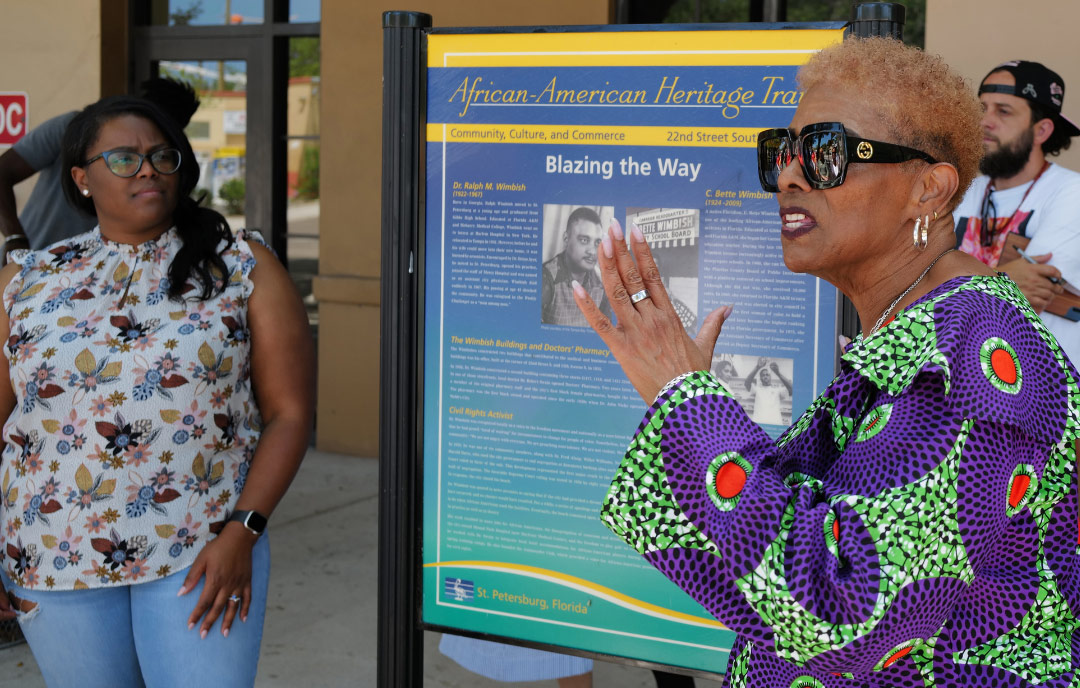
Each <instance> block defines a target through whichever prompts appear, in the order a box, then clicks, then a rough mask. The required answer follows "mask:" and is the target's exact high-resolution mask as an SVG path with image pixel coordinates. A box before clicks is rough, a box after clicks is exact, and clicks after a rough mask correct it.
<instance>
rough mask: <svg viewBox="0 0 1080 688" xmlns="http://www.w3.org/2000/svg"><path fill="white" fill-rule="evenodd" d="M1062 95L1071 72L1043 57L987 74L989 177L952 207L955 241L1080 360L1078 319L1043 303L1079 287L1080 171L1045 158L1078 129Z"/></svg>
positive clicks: (985, 166)
mask: <svg viewBox="0 0 1080 688" xmlns="http://www.w3.org/2000/svg"><path fill="white" fill-rule="evenodd" d="M1064 97H1065V82H1064V80H1062V78H1061V77H1060V76H1058V74H1057V73H1055V72H1054V71H1052V70H1050V69H1047V68H1046V67H1045V66H1043V65H1041V64H1039V63H1038V62H1028V61H1025V60H1015V61H1012V62H1006V63H1004V64H1001V65H998V66H997V67H994V69H992V70H991V71H990V73H989V74H987V75H986V78H984V79H983V80H982V83H981V84H980V85H979V100H981V101H982V104H983V108H984V114H983V119H982V129H983V149H984V151H985V155H984V156H983V159H982V162H981V163H980V165H979V167H980V170H981V171H982V173H983V176H980V177H977V178H976V179H975V181H974V182H972V184H971V187H970V188H969V189H968V191H967V194H965V195H964V198H963V200H962V201H961V202H960V206H959V207H958V208H957V209H956V211H955V212H954V213H953V216H954V217H955V218H956V237H957V246H958V247H959V248H960V249H961V250H963V251H965V252H966V253H970V254H971V255H973V256H975V257H976V258H978V259H980V260H981V261H982V262H984V263H986V264H987V265H991V266H997V268H998V270H1000V271H1002V272H1005V273H1007V274H1008V275H1009V276H1010V277H1011V278H1012V279H1013V280H1014V281H1015V282H1016V284H1017V286H1019V287H1020V290H1021V291H1022V292H1023V293H1024V296H1026V297H1027V298H1028V300H1029V301H1030V302H1031V305H1032V306H1033V307H1034V308H1035V310H1036V311H1039V312H1041V313H1042V318H1043V322H1044V323H1046V326H1047V327H1048V328H1049V329H1050V331H1051V332H1053V333H1054V336H1055V337H1057V339H1058V341H1059V342H1060V344H1061V346H1062V348H1063V349H1064V350H1065V353H1066V354H1068V355H1069V357H1070V358H1071V359H1072V360H1073V361H1074V362H1078V363H1080V322H1074V321H1073V320H1071V319H1069V318H1068V317H1063V316H1061V315H1055V314H1053V313H1051V312H1050V311H1044V310H1043V309H1045V308H1047V306H1048V305H1049V304H1050V302H1051V301H1052V300H1053V299H1054V297H1055V296H1056V295H1057V294H1060V293H1061V292H1062V289H1063V287H1062V283H1063V279H1062V278H1063V277H1064V280H1068V281H1069V282H1070V283H1071V284H1072V285H1074V286H1076V287H1080V174H1077V173H1076V172H1073V171H1071V170H1067V169H1065V168H1064V167H1061V166H1060V165H1055V164H1053V163H1051V162H1050V161H1049V160H1047V156H1054V155H1057V154H1058V153H1060V152H1061V151H1062V150H1065V149H1066V148H1068V147H1069V144H1070V143H1071V142H1072V137H1074V136H1077V135H1080V128H1077V126H1076V125H1075V124H1073V123H1072V122H1071V121H1069V119H1067V118H1066V117H1065V116H1064V115H1062V114H1061V104H1062V101H1063V100H1064ZM1007 243H1008V245H1009V247H1007V246H1006V244H1007ZM1015 247H1019V248H1020V252H1019V254H1017V253H1016V252H1015ZM1003 255H1004V258H1003ZM1018 255H1019V257H1017V256H1018ZM1058 303H1060V301H1059V302H1058ZM1051 310H1058V311H1060V310H1061V309H1060V308H1058V307H1054V306H1052V307H1051ZM1066 315H1067V314H1066Z"/></svg>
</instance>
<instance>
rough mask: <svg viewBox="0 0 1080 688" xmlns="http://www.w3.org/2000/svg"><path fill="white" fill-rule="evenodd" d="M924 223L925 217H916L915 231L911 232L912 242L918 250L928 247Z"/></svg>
mask: <svg viewBox="0 0 1080 688" xmlns="http://www.w3.org/2000/svg"><path fill="white" fill-rule="evenodd" d="M922 225H923V219H922V218H921V217H917V218H915V231H913V232H912V233H911V243H912V244H913V245H914V246H915V249H916V250H918V251H921V250H923V249H924V248H926V229H925V228H924V227H923V226H922Z"/></svg>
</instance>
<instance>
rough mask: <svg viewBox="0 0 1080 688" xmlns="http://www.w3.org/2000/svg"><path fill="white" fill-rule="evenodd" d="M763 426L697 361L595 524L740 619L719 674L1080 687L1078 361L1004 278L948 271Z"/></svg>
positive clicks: (786, 682) (651, 423) (772, 687)
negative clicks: (802, 403) (810, 393)
mask: <svg viewBox="0 0 1080 688" xmlns="http://www.w3.org/2000/svg"><path fill="white" fill-rule="evenodd" d="M842 361H843V362H842V366H841V370H840V374H839V375H838V376H837V377H836V379H835V380H833V382H832V383H831V384H830V385H829V386H828V388H826V389H825V391H824V392H823V393H822V394H821V396H820V397H818V399H817V400H816V401H815V402H814V403H813V404H812V405H811V406H810V408H809V409H808V410H807V411H806V413H805V414H803V416H802V417H801V418H800V419H799V420H798V421H797V422H796V423H795V424H794V425H793V426H791V427H790V428H789V429H788V430H787V431H786V432H785V433H784V435H783V436H782V437H781V438H780V439H779V440H777V441H775V442H774V441H773V440H771V439H770V438H769V437H768V436H767V435H766V434H765V432H764V431H763V430H761V429H760V428H759V427H757V426H756V425H755V424H754V423H752V422H751V421H750V419H749V418H748V417H747V415H746V413H745V412H744V411H743V409H742V408H741V407H740V406H739V405H738V403H736V401H735V400H734V399H733V398H732V397H731V395H730V394H728V393H727V392H726V391H725V390H724V388H723V387H722V386H721V384H720V383H719V382H718V381H717V379H716V378H714V377H713V376H712V375H710V374H708V373H704V372H702V373H695V374H693V375H691V376H689V377H687V378H686V379H684V380H683V381H682V382H681V384H679V385H677V386H676V387H675V388H674V389H672V390H671V391H669V392H665V393H664V394H662V395H661V396H660V398H659V399H657V401H656V403H655V404H653V406H652V408H651V409H650V410H649V412H648V414H647V415H646V416H645V419H644V420H643V421H642V423H641V426H640V427H639V428H638V433H637V436H636V437H635V438H634V440H633V442H632V443H631V444H630V448H629V449H628V450H627V452H626V456H625V458H624V459H623V462H622V465H621V466H620V467H619V470H618V473H617V474H616V476H615V480H614V483H613V484H612V486H611V490H610V492H609V493H608V496H607V499H606V501H605V504H604V508H603V519H604V521H605V522H606V524H607V525H608V526H609V527H610V528H611V529H612V530H613V531H614V532H615V533H617V534H618V535H619V536H620V537H622V538H623V539H624V540H626V541H627V542H628V543H629V544H630V545H631V546H633V547H634V548H635V549H637V550H638V551H639V552H640V553H641V554H642V555H643V556H644V557H645V558H646V560H648V561H649V562H650V563H651V564H652V565H653V566H655V567H656V568H657V569H659V570H660V571H661V572H662V573H663V574H664V575H665V576H667V577H668V578H670V579H671V580H672V581H674V582H675V583H676V584H677V585H678V586H679V587H681V588H682V589H683V590H685V591H686V592H687V593H689V594H690V595H691V596H692V597H693V598H694V599H695V600H697V601H698V602H699V603H700V604H701V605H702V606H703V607H704V608H705V609H706V610H707V611H709V612H710V613H711V614H713V615H714V616H715V617H716V618H717V619H719V620H720V621H721V622H723V623H724V624H726V625H727V626H728V627H730V628H731V629H733V630H734V631H736V632H737V633H738V638H737V640H736V642H735V645H734V647H733V648H732V651H731V658H730V661H729V665H728V673H727V677H726V684H727V685H729V686H731V687H732V688H735V687H743V686H745V687H752V688H834V687H835V688H847V687H852V686H866V687H870V686H874V687H877V686H889V687H890V688H901V687H913V688H914V687H918V688H926V687H928V686H947V687H950V688H952V687H956V688H960V687H968V688H974V687H977V686H980V687H981V686H985V687H987V688H989V687H991V686H992V687H994V688H1005V687H1008V686H1047V687H1054V688H1066V687H1075V686H1080V671H1078V668H1080V632H1078V631H1077V629H1078V623H1077V620H1076V611H1077V610H1078V609H1080V580H1078V575H1080V571H1078V561H1080V556H1078V552H1077V549H1078V537H1077V534H1078V530H1077V482H1076V456H1075V452H1074V445H1073V442H1074V440H1075V439H1076V437H1077V435H1078V432H1077V430H1078V427H1080V423H1078V420H1080V390H1078V388H1077V373H1076V370H1075V369H1074V368H1073V367H1072V365H1071V364H1070V363H1069V362H1068V360H1067V359H1066V358H1065V356H1064V354H1063V353H1062V352H1061V349H1060V348H1059V347H1058V345H1057V342H1056V341H1055V340H1054V338H1053V336H1052V335H1050V333H1049V332H1048V331H1047V330H1046V328H1045V327H1044V326H1043V324H1042V322H1041V321H1040V320H1039V318H1038V316H1037V315H1035V313H1034V312H1033V311H1032V310H1031V307H1030V306H1029V305H1028V303H1027V301H1026V300H1025V299H1024V297H1023V296H1022V295H1021V294H1020V292H1019V291H1018V290H1017V289H1016V287H1015V285H1014V284H1013V283H1012V282H1011V281H1010V280H1009V279H1008V278H1006V277H1003V276H1002V277H961V278H956V279H953V280H950V281H948V282H946V283H945V284H942V285H940V286H939V287H937V288H936V289H934V290H933V291H932V292H930V293H929V294H927V295H926V296H925V297H923V298H922V299H920V300H919V301H917V302H916V303H915V304H913V305H912V306H910V307H909V308H907V309H906V310H904V311H903V312H902V313H900V314H899V315H898V316H897V317H896V318H895V320H893V321H892V322H891V323H889V324H888V325H887V326H886V327H884V328H883V329H881V330H880V331H878V332H877V333H875V334H874V335H872V336H871V337H869V338H868V339H866V340H864V339H863V338H862V337H859V338H857V339H856V340H855V341H854V342H853V343H852V344H851V346H850V347H849V348H848V350H847V351H846V353H845V354H844V355H843V357H842Z"/></svg>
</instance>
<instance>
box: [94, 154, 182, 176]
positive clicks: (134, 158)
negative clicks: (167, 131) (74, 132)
mask: <svg viewBox="0 0 1080 688" xmlns="http://www.w3.org/2000/svg"><path fill="white" fill-rule="evenodd" d="M98 158H103V159H104V160H105V166H106V167H108V168H109V171H110V172H112V173H113V174H115V175H116V176H117V177H134V176H135V175H137V174H138V173H139V170H141V169H142V165H143V161H144V160H146V159H147V158H149V159H150V164H151V165H152V166H153V167H154V169H155V170H157V171H158V172H160V173H161V174H175V173H176V171H177V170H178V169H180V151H179V150H177V149H176V148H162V149H161V150H156V151H154V152H153V153H147V154H146V155H143V154H142V153H136V152H135V151H126V150H109V151H105V152H103V153H98V154H97V155H95V156H94V157H92V158H90V159H89V160H87V161H86V162H85V163H83V167H86V166H87V165H89V164H90V163H92V162H94V161H95V160H97V159H98Z"/></svg>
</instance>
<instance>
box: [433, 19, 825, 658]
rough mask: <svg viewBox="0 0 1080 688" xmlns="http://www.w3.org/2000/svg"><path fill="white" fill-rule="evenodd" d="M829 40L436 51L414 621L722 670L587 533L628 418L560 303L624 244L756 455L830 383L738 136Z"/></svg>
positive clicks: (517, 40) (672, 600)
mask: <svg viewBox="0 0 1080 688" xmlns="http://www.w3.org/2000/svg"><path fill="white" fill-rule="evenodd" d="M842 37H843V33H842V28H841V26H840V25H835V28H828V29H823V28H816V29H799V30H762V31H743V30H730V31H670V32H661V31H638V32H618V33H616V32H595V33H587V32H567V33H513V34H477V33H460V34H459V33H454V32H450V31H448V32H445V33H440V32H433V33H432V34H430V35H429V36H428V44H427V55H428V60H429V63H428V73H427V99H428V100H427V122H428V125H427V160H426V169H427V175H428V178H427V193H426V212H427V217H426V232H425V237H424V251H425V254H424V264H423V267H424V273H423V274H424V285H425V292H424V359H423V360H424V408H423V413H424V506H423V508H424V514H423V517H424V524H423V528H424V534H423V562H424V575H423V586H424V587H423V619H424V621H425V622H426V623H428V624H432V625H437V626H443V627H448V628H456V629H463V630H466V631H473V632H481V633H488V634H494V635H499V636H506V637H510V638H515V639H520V640H523V641H527V642H532V643H543V644H549V645H556V646H563V647H566V648H572V649H578V650H584V651H590V652H596V653H604V654H611V655H619V656H623V657H631V658H635V659H640V660H647V661H653V662H658V663H662V664H671V665H677V666H683V667H688V668H692V669H696V670H701V671H708V672H716V673H722V672H723V671H724V670H725V667H726V664H727V660H728V651H729V648H730V646H731V643H732V640H733V637H734V635H733V633H732V632H731V631H729V630H727V629H726V628H724V627H723V626H722V625H721V624H720V623H719V622H717V621H716V620H715V619H713V618H711V617H709V616H708V615H707V614H706V613H705V612H703V611H702V610H701V608H700V607H699V606H698V605H697V604H696V603H694V602H693V601H692V600H691V599H690V598H689V597H688V596H686V595H685V594H684V593H683V592H682V591H681V590H679V589H678V588H677V587H676V586H675V585H674V584H672V583H670V582H669V581H667V580H666V579H665V578H664V577H663V576H662V575H660V574H659V573H658V572H656V571H655V570H653V569H652V568H651V567H650V566H649V565H647V564H646V563H645V562H644V561H643V560H642V559H641V557H640V556H639V555H638V554H637V553H636V552H635V551H634V550H632V549H631V548H630V547H628V546H627V545H625V544H624V543H623V542H621V541H620V540H618V539H617V538H616V537H615V536H614V535H612V534H611V533H610V532H608V531H607V529H606V528H605V527H604V526H603V525H602V524H601V522H600V519H599V510H600V504H601V502H602V500H603V498H604V495H605V494H606V492H607V489H608V486H609V484H610V481H611V479H612V477H613V475H614V472H615V468H616V466H617V465H618V463H619V461H620V460H621V458H622V456H623V453H624V452H625V451H626V447H627V444H628V442H629V440H630V438H631V436H632V435H633V433H634V431H635V428H636V427H637V424H638V423H639V422H640V420H641V418H642V416H643V414H644V412H645V410H646V405H645V403H643V402H642V400H641V399H640V397H638V395H637V394H636V393H635V391H634V390H633V388H632V387H631V386H630V384H629V383H628V382H627V381H626V380H625V378H624V377H623V375H622V372H621V370H620V368H619V365H618V364H617V362H616V361H615V360H614V359H613V358H612V356H611V353H610V351H609V350H608V349H607V347H606V346H605V345H604V344H603V342H602V341H601V340H600V338H599V337H598V336H597V335H596V334H595V333H594V332H593V331H592V330H591V329H590V328H589V327H588V326H587V325H586V323H585V322H584V320H583V318H582V317H581V315H580V313H579V312H578V310H577V308H576V306H575V305H574V303H573V299H572V296H571V288H570V284H571V280H577V281H578V282H579V283H580V284H581V285H582V286H583V287H585V288H586V289H587V290H588V291H589V292H590V293H591V294H592V295H593V296H594V298H595V299H596V301H597V302H598V303H599V304H601V308H602V309H605V310H607V309H608V305H607V303H606V300H605V299H604V296H603V290H602V287H601V286H600V283H599V277H598V273H597V268H596V265H597V252H598V251H599V250H601V249H600V245H599V241H600V238H601V233H602V232H605V231H606V230H607V228H608V226H609V225H610V224H611V223H612V221H614V220H617V221H618V222H619V223H620V224H622V225H623V227H629V226H630V225H631V224H633V225H636V226H637V227H638V228H639V229H640V230H641V231H642V233H643V234H644V236H645V239H646V241H647V242H648V243H649V245H650V247H651V248H652V249H653V252H654V254H655V256H656V258H657V261H658V264H659V266H660V269H661V272H662V273H663V275H664V281H665V285H666V286H667V288H668V291H669V293H670V294H671V296H672V301H673V303H674V304H675V308H676V311H677V313H678V315H679V317H680V319H681V320H682V321H683V324H684V325H685V327H686V328H687V329H688V330H689V331H691V332H696V330H697V329H698V327H699V326H700V324H701V322H702V319H703V318H704V316H705V315H706V314H708V313H709V312H710V311H712V310H713V309H715V308H717V307H719V306H722V305H725V304H734V306H735V309H734V313H733V315H732V316H731V318H730V319H729V320H728V322H727V323H725V325H724V331H723V334H722V335H721V337H720V341H719V344H718V346H717V349H716V355H715V357H714V359H713V370H714V372H715V373H716V375H717V376H718V377H719V379H720V380H721V381H722V382H723V384H724V385H725V386H727V387H728V388H729V389H730V390H731V392H732V393H733V394H734V395H735V396H736V397H737V398H738V399H739V400H740V402H742V403H743V405H744V407H745V408H746V409H747V412H748V413H750V415H751V417H752V418H753V419H754V420H755V421H757V422H758V423H760V424H761V425H762V426H763V427H764V428H766V429H767V430H768V431H770V432H771V433H772V434H773V435H774V436H775V435H778V434H779V433H780V432H781V431H782V430H783V429H784V428H785V427H786V426H787V425H788V424H789V423H790V422H791V419H792V415H793V414H798V413H800V412H801V411H802V410H803V409H804V408H805V407H806V406H807V405H808V404H809V403H810V401H811V400H812V399H813V397H814V396H815V395H816V394H817V393H818V392H819V391H820V390H821V389H822V388H823V387H824V385H825V384H826V383H827V382H828V381H829V380H830V379H831V377H832V375H833V373H834V368H833V367H834V361H835V354H836V340H835V333H836V312H837V293H836V291H835V289H833V288H832V287H830V286H829V285H827V284H824V283H822V282H820V281H818V280H817V279H815V278H813V277H810V276H806V275H795V274H792V273H790V272H788V271H787V269H786V268H785V267H784V264H783V259H782V256H781V249H780V218H779V215H778V208H777V204H776V200H775V199H774V198H773V196H772V195H771V194H767V193H764V192H762V191H761V188H760V186H759V184H758V179H757V172H756V168H755V154H754V150H755V149H754V146H755V142H756V135H757V132H758V131H760V130H761V129H765V128H769V127H778V126H787V124H788V122H789V121H790V119H791V116H792V114H793V113H794V110H795V107H796V106H797V104H798V101H799V97H800V94H799V90H798V87H797V85H796V82H795V72H796V69H797V67H798V65H799V64H802V63H803V62H805V61H806V60H807V59H808V58H809V56H810V55H811V54H812V53H813V52H815V51H817V50H819V49H821V48H822V47H824V46H826V45H829V44H832V43H836V42H839V41H840V40H842Z"/></svg>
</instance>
